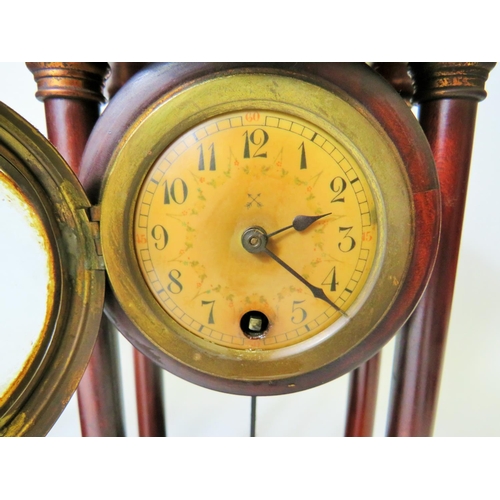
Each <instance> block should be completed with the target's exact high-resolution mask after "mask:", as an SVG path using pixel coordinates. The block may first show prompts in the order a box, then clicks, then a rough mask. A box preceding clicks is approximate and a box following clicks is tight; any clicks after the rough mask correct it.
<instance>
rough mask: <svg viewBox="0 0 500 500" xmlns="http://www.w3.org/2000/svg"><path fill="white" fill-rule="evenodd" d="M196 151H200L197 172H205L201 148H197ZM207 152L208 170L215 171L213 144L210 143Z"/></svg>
mask: <svg viewBox="0 0 500 500" xmlns="http://www.w3.org/2000/svg"><path fill="white" fill-rule="evenodd" d="M198 149H199V150H200V157H199V159H198V170H205V158H204V157H203V146H202V145H200V146H199V147H198ZM208 150H209V151H210V166H209V170H215V169H216V166H215V147H214V143H213V142H212V144H210V146H208Z"/></svg>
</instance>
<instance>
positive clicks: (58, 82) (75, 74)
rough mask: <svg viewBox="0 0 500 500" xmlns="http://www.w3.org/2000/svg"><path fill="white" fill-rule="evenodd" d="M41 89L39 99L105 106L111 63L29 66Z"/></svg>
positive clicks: (29, 64)
mask: <svg viewBox="0 0 500 500" xmlns="http://www.w3.org/2000/svg"><path fill="white" fill-rule="evenodd" d="M26 66H27V67H28V69H29V70H30V71H31V72H32V73H33V76H34V78H35V81H36V83H37V85H38V92H37V93H36V97H37V99H38V100H40V101H44V100H45V99H47V98H53V97H55V98H69V99H80V100H90V101H97V102H104V101H105V98H104V94H103V90H104V81H105V80H106V78H107V77H108V76H109V65H108V63H97V62H28V63H26Z"/></svg>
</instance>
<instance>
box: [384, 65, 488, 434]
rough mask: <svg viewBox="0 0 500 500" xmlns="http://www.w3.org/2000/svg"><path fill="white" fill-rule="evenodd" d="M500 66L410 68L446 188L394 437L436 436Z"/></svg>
mask: <svg viewBox="0 0 500 500" xmlns="http://www.w3.org/2000/svg"><path fill="white" fill-rule="evenodd" d="M493 67H494V63H410V68H411V70H412V72H413V75H414V80H415V85H416V94H415V101H416V102H417V103H419V104H420V123H421V125H422V128H423V130H424V132H425V133H426V135H427V138H428V140H429V144H430V146H431V149H432V152H433V155H434V159H435V162H436V167H437V170H438V177H439V182H440V186H441V198H442V199H441V205H442V229H441V241H440V246H439V251H438V256H437V260H436V265H435V268H434V271H433V273H432V275H431V279H430V282H429V285H428V287H427V289H426V291H425V293H424V295H423V298H422V300H421V301H420V303H419V305H418V306H417V308H416V310H415V312H414V313H413V315H412V317H411V318H410V320H409V321H408V322H407V324H406V325H405V327H404V329H403V331H402V333H401V334H400V336H399V339H398V345H397V348H396V353H395V360H394V374H393V385H392V389H391V399H390V408H389V420H388V434H389V435H390V436H430V435H431V434H432V431H433V425H434V418H435V413H436V406H437V396H438V390H439V383H440V378H441V367H442V363H443V355H444V348H445V344H446V335H447V331H448V324H449V319H450V312H451V304H452V299H453V289H454V285H455V275H456V268H457V261H458V253H459V246H460V236H461V232H462V222H463V215H464V208H465V200H466V193H467V182H468V176H469V167H470V160H471V154H472V144H473V138H474V127H475V121H476V110H477V104H478V102H479V101H481V100H483V99H484V98H485V97H486V92H485V90H484V85H485V82H486V80H487V78H488V75H489V72H490V70H491V69H492V68H493Z"/></svg>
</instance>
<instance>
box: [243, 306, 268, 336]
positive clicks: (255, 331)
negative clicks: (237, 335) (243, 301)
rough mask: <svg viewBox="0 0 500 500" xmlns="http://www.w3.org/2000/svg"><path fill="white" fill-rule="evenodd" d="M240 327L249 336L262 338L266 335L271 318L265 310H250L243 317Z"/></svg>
mask: <svg viewBox="0 0 500 500" xmlns="http://www.w3.org/2000/svg"><path fill="white" fill-rule="evenodd" d="M240 327H241V329H242V331H243V333H244V334H245V335H246V336H247V337H249V338H251V339H261V338H263V337H265V336H266V333H267V328H268V327H269V320H268V319H267V316H266V315H265V314H264V313H263V312H260V311H249V312H247V313H245V314H244V315H243V316H242V317H241V321H240Z"/></svg>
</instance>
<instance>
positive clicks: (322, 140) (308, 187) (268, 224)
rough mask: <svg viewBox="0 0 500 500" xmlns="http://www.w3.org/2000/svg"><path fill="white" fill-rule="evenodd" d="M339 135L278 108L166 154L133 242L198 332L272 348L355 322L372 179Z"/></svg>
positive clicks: (220, 119)
mask: <svg viewBox="0 0 500 500" xmlns="http://www.w3.org/2000/svg"><path fill="white" fill-rule="evenodd" d="M365 170H366V169H364V168H363V167H362V165H360V163H359V162H358V161H357V160H356V158H355V157H354V156H353V155H352V154H351V152H349V151H348V150H347V149H346V148H345V146H344V145H343V144H342V142H341V140H339V138H336V137H333V136H332V135H331V134H330V133H328V132H326V131H325V130H322V129H321V128H319V127H318V126H316V125H313V124H312V123H309V122H308V121H306V120H304V119H302V118H300V117H297V116H292V115H288V114H286V113H282V112H274V111H268V110H255V109H252V110H242V111H239V112H233V113H230V114H223V115H220V116H216V117H213V118H211V119H209V120H207V121H204V122H202V123H200V124H198V125H196V126H195V127H194V128H192V129H190V130H188V131H187V132H185V133H184V134H183V135H181V136H180V137H179V138H178V139H177V140H176V141H175V142H173V143H172V144H171V145H170V146H169V147H168V148H167V149H166V150H165V151H164V152H163V153H162V154H160V155H159V156H158V158H157V160H156V161H155V163H154V164H153V166H152V167H151V169H150V171H149V173H148V174H147V176H146V178H145V180H144V182H143V184H142V188H141V190H140V193H139V197H138V202H137V204H136V211H135V216H134V223H133V228H134V245H135V252H136V256H137V260H138V262H139V266H140V270H141V272H142V274H143V276H144V279H145V281H146V283H147V285H148V287H149V289H150V290H151V292H152V294H153V295H154V296H155V298H156V299H157V301H158V303H159V304H160V305H161V307H162V308H163V309H164V310H165V311H166V312H167V313H168V314H169V315H170V316H171V317H172V318H173V319H174V320H175V321H176V322H177V323H179V324H180V325H181V326H182V327H184V328H185V329H187V330H188V331H190V332H191V333H192V334H194V335H196V336H197V337H201V338H202V339H205V340H207V341H210V342H213V343H214V344H217V345H220V346H225V347H230V348H234V349H244V350H249V349H258V350H270V349H276V348H281V347H285V346H290V345H293V344H297V343H299V342H303V341H305V340H307V339H311V338H313V337H314V339H317V338H318V336H329V335H331V334H332V333H333V332H335V331H336V330H337V329H338V328H340V327H341V326H342V325H343V324H345V323H346V322H348V321H349V319H350V316H351V314H353V308H354V310H355V309H356V306H355V304H356V303H359V302H362V297H363V296H364V295H366V293H365V294H362V291H363V290H364V288H365V285H366V282H367V278H368V275H369V274H370V270H371V269H372V267H373V263H374V258H375V254H376V248H377V239H378V218H377V211H376V208H375V202H374V193H373V192H372V189H374V187H373V186H374V185H375V184H374V183H373V182H371V183H369V182H368V180H367V177H366V175H365Z"/></svg>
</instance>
